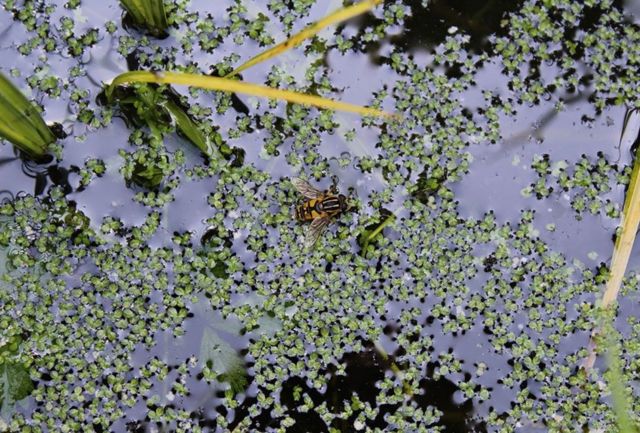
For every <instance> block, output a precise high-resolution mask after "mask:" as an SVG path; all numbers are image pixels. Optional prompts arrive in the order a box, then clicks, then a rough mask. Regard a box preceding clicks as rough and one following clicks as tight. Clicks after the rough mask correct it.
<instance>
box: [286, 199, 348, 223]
mask: <svg viewBox="0 0 640 433" xmlns="http://www.w3.org/2000/svg"><path fill="white" fill-rule="evenodd" d="M342 206H343V205H342V203H341V201H340V200H339V198H338V196H335V195H327V196H324V197H320V198H317V199H315V198H312V199H309V200H307V201H305V202H304V203H302V204H300V205H298V206H297V207H296V218H297V219H298V220H300V221H312V220H314V219H316V218H323V217H328V216H329V217H330V216H334V215H336V214H338V213H340V212H341V211H342V210H343V209H342Z"/></svg>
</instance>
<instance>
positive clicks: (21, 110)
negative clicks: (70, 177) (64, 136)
mask: <svg viewBox="0 0 640 433" xmlns="http://www.w3.org/2000/svg"><path fill="white" fill-rule="evenodd" d="M0 137H2V138H4V139H6V140H8V141H10V142H11V143H13V144H14V145H15V146H16V147H17V148H18V149H20V150H21V151H23V152H24V153H26V154H27V155H28V156H30V157H32V158H39V157H42V156H44V155H45V154H46V153H47V149H48V148H49V145H50V144H51V143H53V142H54V141H56V137H55V136H54V135H53V133H52V132H51V130H50V129H49V127H48V126H47V125H46V123H44V120H43V119H42V117H41V116H40V113H39V112H38V109H37V108H36V106H35V105H34V104H33V103H32V102H31V101H29V100H28V99H27V98H26V97H25V96H24V95H23V94H22V92H20V90H18V89H17V88H16V87H15V86H14V85H13V84H12V83H11V81H9V80H8V79H7V77H5V76H4V75H3V74H2V73H0Z"/></svg>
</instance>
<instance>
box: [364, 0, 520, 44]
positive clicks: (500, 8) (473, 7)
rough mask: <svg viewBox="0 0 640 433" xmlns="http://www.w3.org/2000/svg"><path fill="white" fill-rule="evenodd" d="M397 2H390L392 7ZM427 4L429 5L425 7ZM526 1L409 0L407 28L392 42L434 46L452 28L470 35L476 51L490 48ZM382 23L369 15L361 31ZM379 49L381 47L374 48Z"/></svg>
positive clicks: (387, 2) (407, 3)
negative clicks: (504, 23)
mask: <svg viewBox="0 0 640 433" xmlns="http://www.w3.org/2000/svg"><path fill="white" fill-rule="evenodd" d="M392 3H395V2H393V1H386V2H385V5H386V7H389V6H390V5H391V4H392ZM423 3H427V6H426V7H425V6H423ZM523 3H524V1H523V0H488V1H483V2H481V1H474V0H430V1H428V2H425V1H423V0H407V1H405V2H404V4H405V5H407V6H408V7H409V8H410V9H411V16H408V17H406V18H405V22H404V31H403V32H402V33H400V34H399V35H395V36H390V37H389V41H390V42H391V44H393V45H395V46H396V47H397V48H399V49H400V50H401V51H412V50H415V49H420V48H421V49H430V48H432V47H434V46H436V45H437V44H439V43H441V42H442V41H444V39H445V38H446V37H447V35H449V29H450V28H451V27H457V28H458V29H460V30H461V31H462V32H463V33H466V34H468V35H469V36H470V41H469V45H470V47H471V48H473V49H474V50H476V51H484V50H486V49H487V48H488V41H487V38H488V37H489V36H490V35H492V34H495V33H499V31H500V30H501V27H500V22H501V20H502V18H503V17H504V15H505V14H506V13H508V12H513V11H516V10H518V9H520V7H521V6H522V4H523ZM380 24H382V20H380V19H377V18H375V17H374V16H373V15H371V14H368V15H366V16H365V17H363V18H361V19H360V25H359V30H360V32H364V30H365V29H366V28H367V27H375V26H377V25H380ZM370 48H371V49H373V50H374V51H377V47H376V46H375V45H372V46H371V47H370Z"/></svg>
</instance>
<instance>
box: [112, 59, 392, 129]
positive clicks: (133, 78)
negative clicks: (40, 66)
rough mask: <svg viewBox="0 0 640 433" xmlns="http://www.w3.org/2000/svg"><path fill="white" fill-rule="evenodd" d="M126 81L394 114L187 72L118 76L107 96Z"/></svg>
mask: <svg viewBox="0 0 640 433" xmlns="http://www.w3.org/2000/svg"><path fill="white" fill-rule="evenodd" d="M126 83H156V84H178V85H184V86H191V87H199V88H203V89H210V90H218V91H223V92H229V93H243V94H246V95H252V96H261V97H265V98H270V99H282V100H285V101H288V102H292V103H296V104H305V105H311V106H315V107H318V108H324V109H327V110H336V111H347V112H351V113H357V114H360V115H363V116H374V117H386V118H390V117H393V116H394V115H393V114H391V113H387V112H385V111H381V110H377V109H375V108H369V107H362V106H360V105H354V104H349V103H346V102H340V101H334V100H332V99H327V98H322V97H319V96H314V95H306V94H304V93H298V92H294V91H291V90H280V89H274V88H272V87H267V86H261V85H258V84H251V83H244V82H242V81H238V80H231V79H228V78H220V77H210V76H208V75H197V74H187V73H178V72H149V71H130V72H125V73H122V74H120V75H118V76H117V77H116V78H114V79H113V81H112V82H111V84H110V85H109V86H108V87H107V89H106V92H105V93H106V96H107V99H109V100H111V94H112V93H113V90H114V89H115V88H116V87H117V86H119V85H122V84H126Z"/></svg>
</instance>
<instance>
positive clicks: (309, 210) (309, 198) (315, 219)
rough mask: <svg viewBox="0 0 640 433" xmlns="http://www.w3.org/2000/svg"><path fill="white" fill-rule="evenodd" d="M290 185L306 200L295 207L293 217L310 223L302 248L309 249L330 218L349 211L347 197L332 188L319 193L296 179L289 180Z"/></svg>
mask: <svg viewBox="0 0 640 433" xmlns="http://www.w3.org/2000/svg"><path fill="white" fill-rule="evenodd" d="M291 183H292V184H293V186H295V187H296V189H297V190H298V191H299V192H300V194H302V195H303V196H304V197H305V199H306V200H305V201H304V202H303V203H301V204H299V205H297V206H296V207H295V209H294V211H293V216H294V217H295V218H296V219H297V220H298V221H301V222H307V221H311V226H309V230H308V231H307V235H306V237H305V239H304V246H305V247H306V248H310V247H312V246H313V244H315V243H316V241H317V240H318V238H319V237H320V234H322V231H323V230H324V229H325V228H326V227H327V225H329V222H330V221H331V218H333V217H335V216H337V215H340V214H341V213H343V212H345V211H347V210H348V209H349V204H348V203H347V197H346V196H344V195H342V194H338V191H336V190H335V188H334V187H332V188H331V189H330V190H327V191H320V190H319V189H317V188H315V187H313V186H311V185H309V182H307V181H306V180H302V179H300V178H298V177H294V178H293V179H291Z"/></svg>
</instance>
